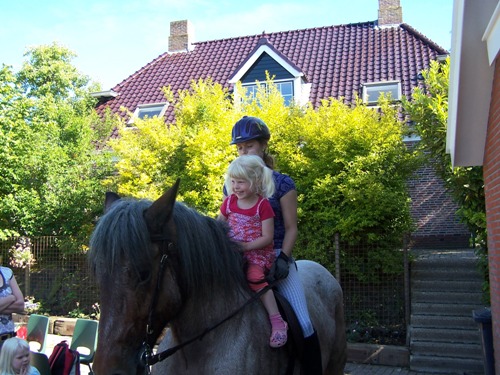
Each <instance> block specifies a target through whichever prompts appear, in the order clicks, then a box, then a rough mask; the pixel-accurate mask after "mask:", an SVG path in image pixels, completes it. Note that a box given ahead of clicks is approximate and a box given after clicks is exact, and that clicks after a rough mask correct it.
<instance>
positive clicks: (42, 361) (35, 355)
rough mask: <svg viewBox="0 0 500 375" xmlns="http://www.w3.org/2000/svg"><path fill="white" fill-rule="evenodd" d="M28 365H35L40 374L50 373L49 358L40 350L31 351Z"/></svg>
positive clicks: (48, 374)
mask: <svg viewBox="0 0 500 375" xmlns="http://www.w3.org/2000/svg"><path fill="white" fill-rule="evenodd" d="M30 355H31V357H30V365H31V366H33V367H36V368H37V370H38V371H39V372H40V375H50V365H49V358H48V357H47V356H46V355H45V354H43V353H40V352H33V351H32V352H31V354H30Z"/></svg>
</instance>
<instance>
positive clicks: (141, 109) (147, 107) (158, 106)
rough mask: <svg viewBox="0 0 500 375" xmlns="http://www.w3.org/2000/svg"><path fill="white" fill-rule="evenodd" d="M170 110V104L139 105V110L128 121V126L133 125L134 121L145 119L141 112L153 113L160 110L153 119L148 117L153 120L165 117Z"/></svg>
mask: <svg viewBox="0 0 500 375" xmlns="http://www.w3.org/2000/svg"><path fill="white" fill-rule="evenodd" d="M167 108H168V103H167V102H163V103H150V104H139V105H138V106H137V108H136V109H135V111H134V114H133V115H132V117H130V120H129V121H128V124H129V125H130V124H133V123H134V121H135V120H136V119H138V118H140V119H143V118H144V116H146V115H145V114H142V113H141V112H146V111H151V110H155V109H157V110H159V112H158V113H157V114H155V115H153V116H151V117H149V116H148V118H153V117H163V116H164V115H165V112H166V110H167Z"/></svg>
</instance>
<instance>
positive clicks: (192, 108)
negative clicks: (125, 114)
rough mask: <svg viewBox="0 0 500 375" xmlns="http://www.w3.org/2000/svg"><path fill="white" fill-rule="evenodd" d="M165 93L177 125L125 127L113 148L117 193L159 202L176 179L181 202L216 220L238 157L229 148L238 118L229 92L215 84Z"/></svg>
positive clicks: (147, 121) (148, 121)
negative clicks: (227, 174) (224, 187)
mask: <svg viewBox="0 0 500 375" xmlns="http://www.w3.org/2000/svg"><path fill="white" fill-rule="evenodd" d="M165 94H166V96H167V97H169V98H170V100H171V102H173V103H174V105H175V112H176V122H175V123H174V124H165V122H164V120H163V119H158V118H156V117H154V118H152V119H144V120H140V119H137V120H135V122H134V127H133V128H127V127H126V126H121V127H120V128H119V134H120V137H119V138H117V139H113V140H111V141H110V142H109V145H110V146H111V148H112V149H113V150H114V152H115V153H116V154H117V158H118V162H117V164H116V169H117V171H118V173H117V175H116V176H114V178H113V179H112V180H110V181H112V183H114V184H117V186H118V192H119V193H120V194H123V195H125V196H134V197H138V198H146V197H147V198H149V199H156V198H158V197H159V196H160V195H161V194H162V193H163V192H164V191H165V190H166V189H167V188H169V187H170V186H171V185H172V184H173V183H174V182H175V180H176V179H177V178H180V179H181V181H182V183H181V188H180V195H179V199H180V200H183V201H185V202H186V203H187V204H188V205H190V206H193V207H196V208H197V209H199V210H200V211H202V212H205V213H207V214H209V215H211V216H215V215H216V214H217V212H218V209H219V205H220V202H221V199H222V185H223V182H224V173H225V171H226V168H227V166H228V164H229V161H230V160H231V159H232V157H234V149H232V148H231V147H229V146H228V144H229V141H230V134H231V127H232V124H234V122H236V120H237V119H238V114H237V113H235V112H234V111H232V107H231V104H230V103H231V98H230V97H229V94H228V92H227V90H226V89H223V88H222V86H220V85H218V84H213V83H212V82H211V81H207V82H204V81H198V82H194V81H193V82H192V85H191V90H186V91H182V92H179V93H177V95H178V96H177V99H176V97H175V95H174V93H172V92H171V91H170V90H169V89H168V88H166V89H165Z"/></svg>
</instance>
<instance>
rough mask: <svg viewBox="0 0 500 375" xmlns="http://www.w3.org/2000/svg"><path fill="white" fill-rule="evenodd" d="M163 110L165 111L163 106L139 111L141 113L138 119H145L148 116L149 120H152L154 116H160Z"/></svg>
mask: <svg viewBox="0 0 500 375" xmlns="http://www.w3.org/2000/svg"><path fill="white" fill-rule="evenodd" d="M162 109H163V106H161V107H151V108H141V109H140V110H139V113H138V114H137V117H139V118H140V119H143V118H144V117H146V116H148V118H152V117H154V116H158V115H159V114H160V113H161V110H162Z"/></svg>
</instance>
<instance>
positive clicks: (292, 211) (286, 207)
mask: <svg viewBox="0 0 500 375" xmlns="http://www.w3.org/2000/svg"><path fill="white" fill-rule="evenodd" d="M280 206H281V213H282V214H283V221H284V223H285V237H284V238H283V246H282V248H281V251H282V252H283V253H285V255H286V256H288V257H289V258H290V257H291V256H292V250H293V247H294V246H295V241H296V240H297V233H298V230H297V191H296V190H290V191H289V192H288V193H286V194H285V195H284V196H283V197H281V199H280Z"/></svg>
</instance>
